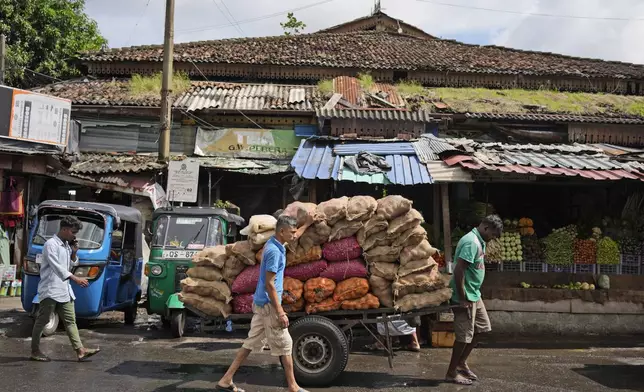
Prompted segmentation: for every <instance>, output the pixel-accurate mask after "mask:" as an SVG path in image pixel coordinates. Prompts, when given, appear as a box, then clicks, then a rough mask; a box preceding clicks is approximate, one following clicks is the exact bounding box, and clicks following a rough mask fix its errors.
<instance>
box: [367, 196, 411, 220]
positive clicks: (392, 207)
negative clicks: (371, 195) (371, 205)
mask: <svg viewBox="0 0 644 392" xmlns="http://www.w3.org/2000/svg"><path fill="white" fill-rule="evenodd" d="M412 204H413V203H412V201H411V200H408V199H405V198H404V197H402V196H400V195H390V196H386V197H383V198H382V199H380V200H378V208H377V209H376V214H377V215H378V216H379V217H381V218H384V219H386V220H388V221H390V220H393V219H396V218H398V217H399V216H402V215H405V214H406V213H408V212H409V210H411V206H412Z"/></svg>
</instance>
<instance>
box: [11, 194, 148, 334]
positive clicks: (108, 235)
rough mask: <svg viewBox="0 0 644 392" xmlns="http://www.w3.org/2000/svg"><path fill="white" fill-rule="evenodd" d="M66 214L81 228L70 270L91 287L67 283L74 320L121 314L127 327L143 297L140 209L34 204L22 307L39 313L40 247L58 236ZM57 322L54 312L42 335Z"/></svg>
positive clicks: (51, 330)
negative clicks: (35, 206)
mask: <svg viewBox="0 0 644 392" xmlns="http://www.w3.org/2000/svg"><path fill="white" fill-rule="evenodd" d="M66 215H72V216H75V217H76V218H78V219H79V220H80V221H81V222H82V224H83V228H82V229H81V230H80V231H79V232H78V234H77V235H76V239H77V240H78V247H79V250H78V253H77V256H78V262H76V263H74V265H73V268H72V270H71V272H72V273H73V274H74V275H76V276H78V277H80V278H85V279H87V280H88V281H89V286H88V287H85V288H83V287H80V286H78V285H77V284H75V283H71V285H72V290H73V291H74V295H75V296H76V300H75V301H74V307H75V309H76V316H77V318H79V319H93V318H96V317H98V316H100V315H101V314H102V313H104V312H108V311H116V310H120V311H123V312H124V313H125V324H130V325H131V324H134V320H135V319H136V314H137V304H138V302H139V300H140V299H141V294H142V293H141V277H142V275H143V271H142V269H143V255H142V238H143V237H142V220H141V213H140V212H139V211H138V210H136V209H134V208H131V207H125V206H120V205H112V204H101V203H88V202H77V201H58V200H50V201H45V202H43V203H41V204H40V205H39V206H38V210H37V214H36V217H35V218H34V224H33V227H32V229H31V233H30V236H29V242H28V251H27V256H26V257H25V259H24V264H23V266H24V268H23V270H22V275H23V276H22V293H21V301H22V307H23V308H24V309H25V311H27V312H31V314H32V315H33V316H35V315H36V314H37V313H36V312H37V310H38V304H39V302H40V300H39V298H38V282H39V281H40V264H41V263H42V251H43V246H44V245H45V242H46V241H47V240H48V239H50V238H52V237H53V236H54V235H55V234H57V233H58V230H59V229H60V221H61V219H62V218H63V217H64V216H66ZM58 323H59V319H58V315H57V314H53V315H52V318H51V319H50V321H49V323H48V324H47V326H46V328H45V331H44V333H43V334H44V335H45V336H49V335H52V334H53V333H54V332H56V329H57V327H58Z"/></svg>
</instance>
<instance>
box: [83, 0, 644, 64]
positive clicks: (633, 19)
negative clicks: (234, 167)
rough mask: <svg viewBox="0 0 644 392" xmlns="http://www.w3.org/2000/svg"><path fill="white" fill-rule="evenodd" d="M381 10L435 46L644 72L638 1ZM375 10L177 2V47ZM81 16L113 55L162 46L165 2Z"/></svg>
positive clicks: (331, 3)
mask: <svg viewBox="0 0 644 392" xmlns="http://www.w3.org/2000/svg"><path fill="white" fill-rule="evenodd" d="M381 4H382V8H383V11H384V12H385V13H387V14H389V15H390V16H392V17H394V18H398V19H401V20H404V21H405V22H407V23H409V24H412V25H414V26H416V27H419V28H421V29H423V30H424V31H426V32H428V33H429V34H432V35H434V36H437V37H441V38H449V39H456V40H458V41H462V42H466V43H472V44H480V45H500V46H508V47H512V48H517V49H526V50H536V51H543V52H553V53H561V54H566V55H571V56H579V57H593V58H601V59H605V60H615V61H624V62H632V63H638V64H644V39H643V37H644V1H642V0H611V1H606V0H382V2H381ZM373 6H374V0H344V1H340V0H326V1H324V0H280V1H279V2H278V1H274V0H273V1H271V0H176V8H175V42H190V41H204V40H212V39H223V38H238V37H257V36H268V35H280V34H282V33H283V30H282V28H281V27H280V22H283V21H285V20H286V13H287V12H288V11H290V10H293V11H294V14H295V17H296V18H298V19H299V20H301V21H303V22H304V23H306V25H307V27H306V29H305V30H304V32H315V31H317V30H320V29H323V28H326V27H330V26H334V25H337V24H340V23H343V22H346V21H349V20H352V19H355V18H359V17H363V16H367V15H369V14H370V12H371V10H372V8H373ZM493 10H503V11H507V12H497V11H493ZM86 12H87V14H88V15H89V16H90V17H92V18H93V19H94V20H96V21H97V23H98V26H99V28H100V30H101V33H102V34H103V35H104V36H105V37H106V38H107V40H108V44H109V46H110V47H112V48H118V47H126V46H136V45H151V44H160V43H162V42H163V29H164V15H165V0H86ZM539 15H557V16H574V18H573V17H566V18H564V17H545V16H539ZM591 18H595V19H591Z"/></svg>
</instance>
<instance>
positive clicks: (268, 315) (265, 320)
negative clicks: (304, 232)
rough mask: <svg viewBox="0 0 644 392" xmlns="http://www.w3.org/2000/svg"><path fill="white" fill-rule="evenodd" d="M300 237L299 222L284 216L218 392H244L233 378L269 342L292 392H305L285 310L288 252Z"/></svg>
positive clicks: (266, 250)
mask: <svg viewBox="0 0 644 392" xmlns="http://www.w3.org/2000/svg"><path fill="white" fill-rule="evenodd" d="M296 233H297V220H296V219H295V218H292V217H289V216H286V215H281V216H280V217H279V218H278V219H277V226H276V228H275V236H274V237H271V239H270V240H268V242H267V243H266V245H265V247H264V255H263V257H262V263H261V267H260V275H259V281H258V282H257V289H256V290H255V295H254V296H253V319H252V321H251V324H250V332H249V333H248V338H247V339H246V341H245V342H244V345H243V346H242V348H241V349H240V350H239V352H238V353H237V357H236V358H235V360H234V361H233V363H232V365H230V368H229V369H228V371H227V372H226V374H224V376H223V377H222V378H221V380H219V382H218V383H217V391H218V392H243V390H242V389H240V388H237V386H235V384H234V383H233V376H234V375H235V372H237V370H238V369H239V367H240V366H241V365H242V364H243V363H244V361H245V360H246V358H248V356H249V355H250V353H251V352H253V351H255V352H261V351H262V348H263V347H264V343H263V341H264V340H266V341H267V343H268V345H269V347H270V349H271V355H273V356H275V357H280V359H281V362H282V366H283V367H284V373H285V374H286V382H287V383H288V390H289V392H306V391H305V390H304V389H302V388H300V387H299V385H297V382H296V381H295V375H294V374H293V358H292V356H291V353H292V349H293V340H292V339H291V335H289V333H288V316H287V315H286V312H284V309H282V292H283V286H284V268H286V248H284V244H286V243H288V242H289V241H293V239H294V238H295V235H296Z"/></svg>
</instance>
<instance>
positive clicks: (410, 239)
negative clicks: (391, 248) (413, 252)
mask: <svg viewBox="0 0 644 392" xmlns="http://www.w3.org/2000/svg"><path fill="white" fill-rule="evenodd" d="M426 239H427V231H426V230H425V229H424V228H423V227H422V226H416V227H412V228H411V229H409V230H407V231H405V232H404V233H402V234H401V235H400V236H399V237H398V238H397V239H396V241H394V245H395V246H400V247H403V248H406V247H408V246H414V245H418V244H420V243H421V242H423V240H426Z"/></svg>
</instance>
